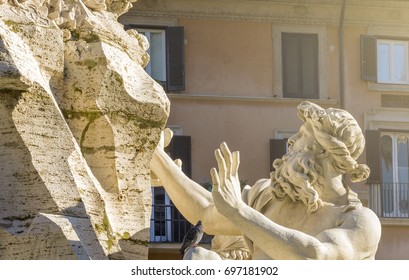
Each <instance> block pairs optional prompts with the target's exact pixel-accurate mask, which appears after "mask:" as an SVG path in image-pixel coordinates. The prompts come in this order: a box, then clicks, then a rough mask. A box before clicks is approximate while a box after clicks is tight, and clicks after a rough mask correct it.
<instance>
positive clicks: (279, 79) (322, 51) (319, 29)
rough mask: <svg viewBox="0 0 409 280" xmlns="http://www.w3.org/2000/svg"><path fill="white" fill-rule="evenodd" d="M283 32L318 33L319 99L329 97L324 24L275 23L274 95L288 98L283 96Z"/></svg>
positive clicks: (273, 33) (273, 32) (273, 34)
mask: <svg viewBox="0 0 409 280" xmlns="http://www.w3.org/2000/svg"><path fill="white" fill-rule="evenodd" d="M282 33H297V34H303V33H304V34H317V35H318V91H319V93H318V100H323V99H327V98H328V93H327V92H328V91H327V47H326V45H327V29H326V27H323V26H301V25H291V26H290V25H275V24H273V31H272V36H273V49H274V50H273V58H274V77H273V80H274V96H275V97H278V98H287V97H285V96H283V60H282V55H283V50H282Z"/></svg>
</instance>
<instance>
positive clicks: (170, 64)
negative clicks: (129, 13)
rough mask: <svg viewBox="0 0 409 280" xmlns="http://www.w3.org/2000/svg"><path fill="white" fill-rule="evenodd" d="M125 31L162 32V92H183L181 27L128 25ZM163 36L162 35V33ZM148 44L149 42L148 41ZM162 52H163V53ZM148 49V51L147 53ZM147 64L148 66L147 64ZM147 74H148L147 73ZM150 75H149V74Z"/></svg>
mask: <svg viewBox="0 0 409 280" xmlns="http://www.w3.org/2000/svg"><path fill="white" fill-rule="evenodd" d="M125 29H134V30H136V31H138V32H139V31H141V32H143V31H148V32H154V31H163V32H164V35H163V36H164V38H163V37H162V39H163V42H164V44H163V45H162V55H163V57H162V59H164V69H163V70H162V71H164V77H165V81H164V82H160V81H158V82H159V83H160V84H162V86H163V88H164V90H165V91H166V92H167V93H169V92H171V93H178V92H183V91H184V90H185V83H186V82H185V46H184V45H185V44H184V42H185V39H184V27H183V26H176V25H171V26H162V25H143V24H142V25H140V24H128V25H125ZM162 34H163V33H162ZM149 43H150V41H149ZM163 50H164V51H165V52H164V53H163ZM149 52H150V48H149V49H148V53H149ZM149 63H150V62H149ZM149 63H148V64H149ZM148 74H149V73H148ZM149 75H150V74H149Z"/></svg>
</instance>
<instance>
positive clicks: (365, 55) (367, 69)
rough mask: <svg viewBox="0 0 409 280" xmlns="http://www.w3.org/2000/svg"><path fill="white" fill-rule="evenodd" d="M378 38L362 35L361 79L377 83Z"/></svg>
mask: <svg viewBox="0 0 409 280" xmlns="http://www.w3.org/2000/svg"><path fill="white" fill-rule="evenodd" d="M376 49H377V48H376V37H375V36H368V35H361V79H362V80H365V81H372V82H376V81H377V75H378V70H377V50H376Z"/></svg>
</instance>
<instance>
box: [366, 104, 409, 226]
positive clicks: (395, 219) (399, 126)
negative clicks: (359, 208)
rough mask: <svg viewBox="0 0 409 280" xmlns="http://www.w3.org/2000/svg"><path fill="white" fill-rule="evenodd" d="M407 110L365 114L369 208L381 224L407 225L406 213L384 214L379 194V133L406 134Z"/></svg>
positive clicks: (380, 181)
mask: <svg viewBox="0 0 409 280" xmlns="http://www.w3.org/2000/svg"><path fill="white" fill-rule="evenodd" d="M407 119H409V110H408V109H404V108H375V109H374V110H373V111H370V112H366V113H365V132H366V137H365V138H366V148H365V150H366V163H367V164H368V165H369V167H370V169H371V173H370V176H369V178H368V180H367V184H368V185H369V186H370V187H369V200H368V203H369V207H370V208H371V209H372V210H373V211H374V212H375V213H376V214H377V215H378V216H379V217H380V220H381V222H382V224H388V225H389V224H390V225H395V224H399V225H409V219H408V215H409V214H408V213H400V212H396V211H395V212H393V214H390V213H386V212H384V211H383V209H382V205H383V204H382V203H383V197H382V194H381V184H384V183H383V178H382V166H381V165H382V164H381V160H382V159H381V147H380V145H381V143H380V139H381V133H387V132H390V133H392V132H395V133H408V134H409V123H408V122H407V121H406V120H407Z"/></svg>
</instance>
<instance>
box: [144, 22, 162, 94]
mask: <svg viewBox="0 0 409 280" xmlns="http://www.w3.org/2000/svg"><path fill="white" fill-rule="evenodd" d="M138 31H139V33H141V34H143V35H145V36H146V39H148V41H149V45H150V47H149V49H148V54H149V56H150V59H149V63H148V65H147V66H146V67H145V70H146V72H147V73H148V74H149V75H150V76H151V77H152V78H153V79H154V80H156V81H157V82H159V83H160V84H162V85H163V86H165V84H166V44H165V41H166V40H165V38H166V37H165V30H159V29H156V30H155V29H153V30H147V29H140V30H138Z"/></svg>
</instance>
